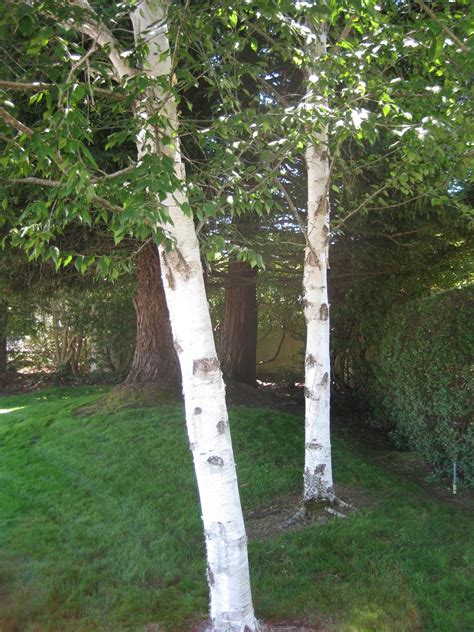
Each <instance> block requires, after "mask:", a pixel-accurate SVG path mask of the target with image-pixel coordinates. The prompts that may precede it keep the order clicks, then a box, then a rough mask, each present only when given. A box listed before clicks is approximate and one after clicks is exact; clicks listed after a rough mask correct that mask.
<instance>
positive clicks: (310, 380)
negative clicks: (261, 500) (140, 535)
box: [303, 29, 334, 500]
mask: <svg viewBox="0 0 474 632" xmlns="http://www.w3.org/2000/svg"><path fill="white" fill-rule="evenodd" d="M316 36H317V42H316V45H315V49H316V50H315V55H314V58H315V60H317V59H318V57H320V56H321V55H323V54H324V53H325V52H326V33H325V32H324V31H323V30H322V29H321V30H320V31H318V32H317V33H316ZM308 74H310V73H308ZM311 97H312V88H311V84H309V89H308V94H307V99H308V100H309V101H310V100H311ZM306 166H307V174H308V227H307V240H308V243H307V245H306V250H305V262H304V273H303V289H304V314H305V319H306V324H307V338H306V357H305V466H304V499H305V500H320V499H321V500H322V499H324V500H333V499H334V489H333V480H332V462H331V436H330V385H331V363H330V355H329V302H328V289H327V270H328V255H329V201H328V189H329V177H330V174H329V158H328V149H327V132H326V129H324V128H323V130H322V131H320V132H319V133H318V134H316V135H315V139H314V142H313V143H312V144H310V145H309V146H308V147H307V149H306Z"/></svg>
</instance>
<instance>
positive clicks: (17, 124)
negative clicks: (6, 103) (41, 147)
mask: <svg viewBox="0 0 474 632" xmlns="http://www.w3.org/2000/svg"><path fill="white" fill-rule="evenodd" d="M0 118H2V119H3V120H4V121H5V123H6V124H7V125H8V126H9V127H13V128H15V129H16V130H18V131H19V132H22V133H23V134H26V135H27V136H29V137H30V138H31V137H32V136H33V130H32V129H30V128H29V127H27V126H26V125H24V124H23V123H22V122H21V121H19V120H18V119H16V118H15V117H14V116H12V115H11V114H10V113H9V112H7V111H6V110H5V108H2V107H0Z"/></svg>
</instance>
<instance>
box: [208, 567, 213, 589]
mask: <svg viewBox="0 0 474 632" xmlns="http://www.w3.org/2000/svg"><path fill="white" fill-rule="evenodd" d="M207 579H208V580H209V584H210V585H211V586H214V573H213V572H212V570H211V567H210V566H209V564H208V565H207Z"/></svg>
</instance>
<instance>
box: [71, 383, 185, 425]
mask: <svg viewBox="0 0 474 632" xmlns="http://www.w3.org/2000/svg"><path fill="white" fill-rule="evenodd" d="M182 399H183V398H182V393H181V391H180V390H179V389H178V388H177V387H175V386H173V387H171V386H156V385H154V384H147V385H144V386H140V387H138V386H129V385H127V384H121V385H120V386H117V387H115V388H114V389H112V390H111V391H110V392H109V393H107V394H106V395H104V396H103V397H101V398H100V399H98V400H97V401H96V402H94V403H93V404H91V405H89V406H83V407H82V408H80V409H79V410H78V411H77V413H76V414H77V415H78V416H80V417H90V416H91V415H96V414H99V413H116V412H119V411H121V410H127V409H129V408H151V407H153V406H162V405H165V404H179V403H181V402H182Z"/></svg>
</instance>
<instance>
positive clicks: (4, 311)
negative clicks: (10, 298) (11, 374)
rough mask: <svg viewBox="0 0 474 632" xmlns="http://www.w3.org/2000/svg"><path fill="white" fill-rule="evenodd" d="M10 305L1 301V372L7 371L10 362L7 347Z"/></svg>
mask: <svg viewBox="0 0 474 632" xmlns="http://www.w3.org/2000/svg"><path fill="white" fill-rule="evenodd" d="M7 323H8V306H7V304H6V303H5V302H3V301H2V302H0V373H5V371H6V370H7V364H8V347H7Z"/></svg>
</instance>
